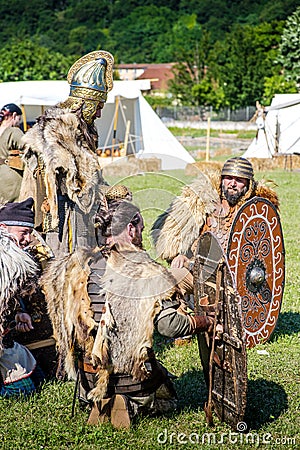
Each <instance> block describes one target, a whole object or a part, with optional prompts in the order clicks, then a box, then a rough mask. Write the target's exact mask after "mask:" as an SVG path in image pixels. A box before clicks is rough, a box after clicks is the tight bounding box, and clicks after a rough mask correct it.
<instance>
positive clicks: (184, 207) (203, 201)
mask: <svg viewBox="0 0 300 450" xmlns="http://www.w3.org/2000/svg"><path fill="white" fill-rule="evenodd" d="M218 202H219V194H218V191H217V186H216V185H215V184H214V183H213V181H212V179H210V178H209V177H208V176H206V175H204V174H203V173H202V174H200V175H199V177H198V178H197V179H196V180H195V181H193V183H191V184H190V185H187V186H185V187H184V188H183V189H182V193H181V195H179V196H178V197H176V198H175V199H174V200H173V201H172V203H171V204H170V206H169V208H168V209H167V210H166V211H165V212H163V213H162V214H161V215H160V216H159V217H158V218H157V219H156V221H155V222H154V224H153V226H152V230H151V236H152V239H153V241H154V245H155V248H156V252H157V255H158V257H160V258H162V259H166V260H171V259H173V258H175V256H176V255H179V254H184V255H186V254H188V252H189V250H190V247H191V245H192V244H193V242H194V241H195V240H196V239H197V238H198V237H199V233H200V230H201V228H202V227H203V225H204V223H205V219H206V216H207V215H209V214H211V213H212V212H213V211H214V209H215V207H216V205H217V203H218Z"/></svg>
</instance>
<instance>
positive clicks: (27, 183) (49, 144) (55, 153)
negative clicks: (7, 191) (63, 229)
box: [20, 106, 100, 226]
mask: <svg viewBox="0 0 300 450" xmlns="http://www.w3.org/2000/svg"><path fill="white" fill-rule="evenodd" d="M83 127H86V124H84V123H81V122H80V121H79V118H78V117H77V115H76V114H75V113H72V112H70V111H69V110H68V109H62V108H60V107H58V106H57V107H53V108H49V109H48V110H47V111H46V113H45V114H44V115H43V116H41V117H40V118H39V119H38V122H37V123H36V124H35V125H34V126H33V127H32V128H31V129H30V130H28V131H27V133H26V134H25V135H24V137H23V138H22V143H23V145H24V149H25V153H24V160H25V163H26V164H25V171H24V177H23V182H22V187H21V197H20V198H21V199H23V198H28V197H29V196H32V197H33V198H34V199H36V198H37V195H38V192H37V189H38V187H37V180H36V170H37V168H38V166H40V167H42V171H44V173H43V178H44V183H45V188H46V196H47V198H48V202H49V206H50V213H51V215H52V221H53V226H56V225H57V222H58V215H57V198H56V190H57V188H56V176H57V174H58V172H59V171H62V172H63V176H64V177H65V187H66V190H67V195H68V197H69V198H70V199H71V200H72V201H74V202H75V203H76V204H77V205H78V206H79V208H80V209H81V210H82V211H83V212H84V213H88V212H89V211H90V209H91V207H92V205H93V204H94V200H95V185H96V184H97V183H98V181H99V179H98V178H99V174H98V171H99V170H100V166H99V163H98V159H97V156H96V154H95V153H93V151H92V150H91V149H90V148H89V144H88V142H87V140H86V138H85V134H87V133H88V130H87V129H86V130H83ZM84 131H85V134H84Z"/></svg>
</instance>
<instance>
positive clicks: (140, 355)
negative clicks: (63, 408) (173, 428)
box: [41, 246, 177, 400]
mask: <svg viewBox="0 0 300 450" xmlns="http://www.w3.org/2000/svg"><path fill="white" fill-rule="evenodd" d="M95 257H97V254H93V253H90V252H88V251H86V250H81V251H79V250H78V251H76V252H74V253H73V254H72V255H68V256H65V257H63V258H57V259H55V260H53V261H52V262H50V263H49V266H48V267H47V269H46V271H45V272H44V274H43V276H42V279H41V285H42V288H43V291H44V293H45V297H46V301H47V303H48V311H49V315H50V318H51V320H52V324H53V329H54V337H55V339H56V341H57V347H58V351H59V353H60V357H61V358H62V359H63V360H64V365H65V369H66V372H67V374H68V376H69V378H75V375H76V374H75V368H74V367H75V366H74V363H75V353H74V343H75V342H76V345H77V346H79V347H81V348H82V349H83V350H84V351H85V354H86V356H88V357H90V358H91V359H92V361H93V364H94V365H95V366H96V367H97V384H96V386H95V388H94V389H93V390H92V391H91V392H90V394H89V395H90V398H91V399H93V400H100V399H101V398H103V397H104V396H105V394H106V391H107V386H108V382H109V375H110V374H112V373H121V374H127V375H132V377H133V378H134V379H135V380H139V381H142V380H144V379H146V378H147V377H149V376H150V373H149V372H148V371H147V369H146V366H145V364H144V363H145V361H146V360H147V359H148V358H149V355H148V350H149V349H151V347H152V340H153V327H154V325H153V320H154V317H155V316H156V314H157V313H158V312H159V311H160V309H161V302H162V301H163V300H164V299H168V298H170V297H171V296H172V295H173V294H174V293H175V292H177V288H176V281H175V279H174V278H173V276H172V275H171V274H170V273H169V272H168V270H167V269H166V268H164V267H163V266H161V265H160V264H157V263H156V262H155V261H153V260H152V259H151V258H150V257H149V255H148V254H147V253H146V252H145V251H144V250H139V249H137V247H135V246H129V247H126V248H122V249H120V248H114V249H112V251H111V254H110V256H109V257H108V260H107V265H106V271H105V274H104V276H103V278H102V280H101V281H100V284H99V288H100V289H104V290H105V292H106V303H105V307H104V311H103V314H102V316H101V321H100V323H99V324H96V323H95V321H94V319H93V313H92V311H91V308H90V300H89V297H88V292H87V281H88V276H89V273H90V269H89V264H88V263H89V261H90V259H91V258H95ZM97 327H98V328H97ZM94 328H97V334H96V337H95V338H94V337H93V336H92V334H93V333H91V331H92V330H93V329H94Z"/></svg>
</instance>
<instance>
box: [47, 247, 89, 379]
mask: <svg viewBox="0 0 300 450" xmlns="http://www.w3.org/2000/svg"><path fill="white" fill-rule="evenodd" d="M91 258H92V254H91V252H89V251H88V250H84V249H82V250H78V251H75V252H74V253H72V254H71V255H66V256H61V257H57V258H55V259H53V260H52V261H50V262H49V263H48V266H47V268H46V269H45V271H44V273H43V275H42V277H41V278H40V286H41V288H42V290H43V292H44V294H45V299H46V302H47V309H48V313H49V317H50V320H51V322H52V327H53V337H54V339H55V341H56V347H57V350H58V355H59V372H60V374H61V375H64V373H66V374H67V375H68V377H69V378H70V379H76V370H75V343H76V344H77V345H78V346H79V347H81V348H85V347H87V348H89V349H90V350H91V348H92V345H93V338H92V337H91V334H90V333H91V331H92V330H93V329H94V328H95V327H96V326H97V324H96V322H95V321H94V319H93V312H92V310H91V308H90V299H89V296H88V293H87V281H88V277H89V274H90V268H89V261H90V259H91Z"/></svg>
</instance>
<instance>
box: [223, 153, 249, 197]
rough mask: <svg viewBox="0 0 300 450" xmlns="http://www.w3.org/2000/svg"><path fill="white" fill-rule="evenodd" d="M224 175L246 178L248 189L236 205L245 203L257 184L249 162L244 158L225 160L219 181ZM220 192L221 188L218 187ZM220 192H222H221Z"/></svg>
mask: <svg viewBox="0 0 300 450" xmlns="http://www.w3.org/2000/svg"><path fill="white" fill-rule="evenodd" d="M225 175H231V176H233V177H240V178H246V179H247V180H249V182H248V188H247V191H246V193H245V194H244V195H243V196H242V197H241V199H240V201H239V202H238V203H237V204H238V205H239V204H240V203H242V202H245V201H246V200H248V198H250V197H251V196H252V195H253V194H254V192H255V189H256V187H257V182H256V181H255V180H254V171H253V166H252V164H251V162H250V161H248V159H246V158H242V157H234V158H230V159H227V161H225V163H224V166H223V168H222V171H221V180H222V177H223V176H225ZM221 182H222V181H221ZM220 190H221V187H220ZM221 192H222V190H221Z"/></svg>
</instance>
